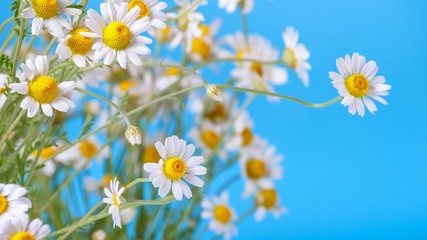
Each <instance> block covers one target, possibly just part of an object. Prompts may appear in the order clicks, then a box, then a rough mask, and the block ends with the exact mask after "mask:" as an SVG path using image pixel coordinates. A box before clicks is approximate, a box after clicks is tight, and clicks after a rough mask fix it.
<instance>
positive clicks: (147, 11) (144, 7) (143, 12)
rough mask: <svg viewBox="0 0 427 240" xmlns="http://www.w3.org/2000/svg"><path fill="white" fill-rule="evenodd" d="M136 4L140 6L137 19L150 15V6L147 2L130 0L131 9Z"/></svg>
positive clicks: (129, 7)
mask: <svg viewBox="0 0 427 240" xmlns="http://www.w3.org/2000/svg"><path fill="white" fill-rule="evenodd" d="M136 6H138V7H139V14H138V17H137V19H140V18H143V17H147V16H149V15H150V8H148V6H147V4H145V2H144V1H141V0H132V1H130V2H129V5H128V9H129V11H130V10H131V9H132V8H134V7H136Z"/></svg>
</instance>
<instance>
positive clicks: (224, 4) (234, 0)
mask: <svg viewBox="0 0 427 240" xmlns="http://www.w3.org/2000/svg"><path fill="white" fill-rule="evenodd" d="M238 6H239V7H241V8H242V12H243V13H244V14H248V13H250V12H251V11H252V9H253V8H254V0H218V7H219V8H221V9H222V8H224V9H225V11H226V12H227V13H233V12H234V11H235V10H236V8H237V7H238Z"/></svg>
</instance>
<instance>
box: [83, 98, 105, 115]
mask: <svg viewBox="0 0 427 240" xmlns="http://www.w3.org/2000/svg"><path fill="white" fill-rule="evenodd" d="M84 110H85V112H86V113H90V114H92V115H95V116H96V115H98V114H100V113H101V111H102V107H101V104H100V103H99V101H97V100H89V101H87V102H86V105H85V109H84Z"/></svg>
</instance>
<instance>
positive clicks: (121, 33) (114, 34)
mask: <svg viewBox="0 0 427 240" xmlns="http://www.w3.org/2000/svg"><path fill="white" fill-rule="evenodd" d="M139 12H140V8H139V7H134V8H132V9H131V10H130V11H129V12H128V4H127V3H122V4H121V5H120V6H116V5H115V4H114V3H113V2H111V1H107V2H104V3H101V14H102V16H100V15H99V14H98V13H97V12H96V11H95V10H93V9H89V10H88V18H87V19H86V21H85V24H86V26H87V27H88V28H89V29H90V30H91V31H92V32H80V34H81V35H83V36H86V37H91V38H94V39H95V42H96V43H95V44H94V45H93V49H94V50H95V55H94V61H95V62H97V61H99V60H100V59H102V58H103V61H104V64H105V65H111V64H112V63H113V61H114V59H115V58H117V60H118V62H119V65H120V66H121V67H122V68H124V69H126V66H127V60H128V59H129V60H130V61H131V62H132V63H133V64H135V65H137V66H140V65H141V64H142V61H141V59H140V58H139V56H138V55H149V54H150V53H151V50H150V49H149V48H148V47H147V46H146V44H149V43H151V42H152V40H151V39H149V38H147V37H144V36H139V35H140V34H141V33H143V32H144V31H146V30H147V29H148V28H149V27H150V22H149V18H148V17H143V18H141V19H138V20H136V19H137V17H138V14H139Z"/></svg>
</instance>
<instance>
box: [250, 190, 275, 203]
mask: <svg viewBox="0 0 427 240" xmlns="http://www.w3.org/2000/svg"><path fill="white" fill-rule="evenodd" d="M276 202H277V192H276V190H274V189H263V190H261V191H259V193H258V194H257V196H256V198H255V203H256V205H258V206H264V207H266V208H273V207H274V206H276Z"/></svg>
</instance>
